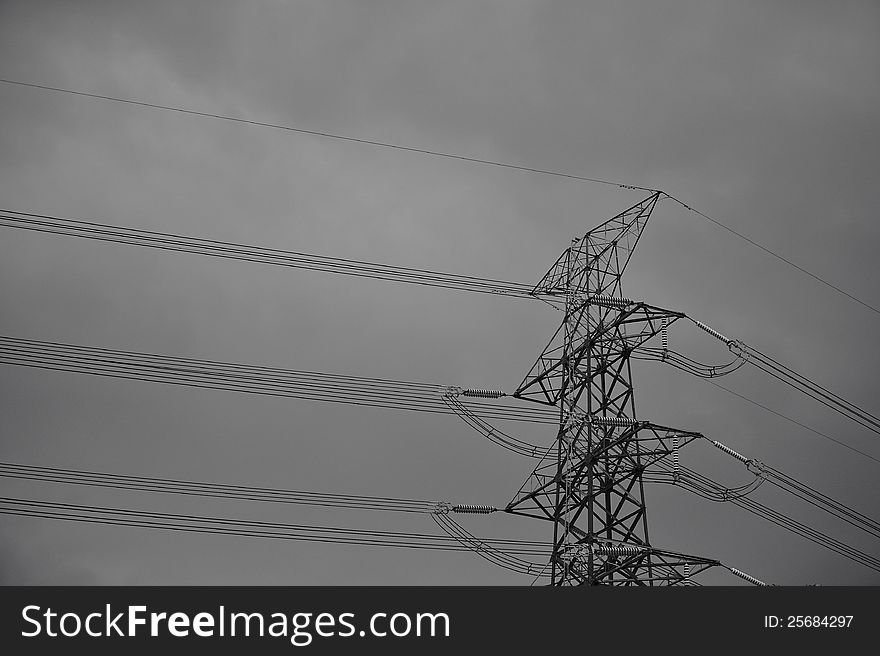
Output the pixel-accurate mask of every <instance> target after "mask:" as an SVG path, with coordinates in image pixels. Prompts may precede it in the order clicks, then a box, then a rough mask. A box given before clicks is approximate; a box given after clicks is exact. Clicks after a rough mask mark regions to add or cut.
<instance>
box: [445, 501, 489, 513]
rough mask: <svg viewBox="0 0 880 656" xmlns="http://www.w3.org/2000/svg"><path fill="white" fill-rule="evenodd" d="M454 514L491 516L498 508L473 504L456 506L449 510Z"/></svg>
mask: <svg viewBox="0 0 880 656" xmlns="http://www.w3.org/2000/svg"><path fill="white" fill-rule="evenodd" d="M450 510H452V512H454V513H464V514H471V515H491V514H492V513H493V512H496V511H497V510H498V508H495V507H494V506H477V505H473V504H466V503H462V504H457V505H455V506H452V507H451V508H450Z"/></svg>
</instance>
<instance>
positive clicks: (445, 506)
mask: <svg viewBox="0 0 880 656" xmlns="http://www.w3.org/2000/svg"><path fill="white" fill-rule="evenodd" d="M450 512H452V504H451V503H449V502H448V501H437V502H436V503H435V504H434V507H433V508H431V514H432V515H448V514H449V513H450Z"/></svg>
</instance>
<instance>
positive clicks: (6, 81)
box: [0, 78, 880, 314]
mask: <svg viewBox="0 0 880 656" xmlns="http://www.w3.org/2000/svg"><path fill="white" fill-rule="evenodd" d="M0 83H3V84H10V85H15V86H19V87H27V88H31V89H40V90H43V91H52V92H56V93H63V94H69V95H73V96H80V97H84V98H92V99H97V100H107V101H110V102H115V103H121V104H126V105H134V106H139V107H148V108H151V109H161V110H163V111H169V112H176V113H179V114H188V115H191V116H198V117H202V118H213V119H217V120H222V121H230V122H234V123H241V124H246V125H252V126H257V127H264V128H271V129H274V130H284V131H287V132H295V133H299V134H306V135H311V136H316V137H324V138H329V139H335V140H338V141H347V142H351V143H359V144H365V145H370V146H377V147H381V148H390V149H394V150H400V151H405V152H411V153H417V154H421V155H428V156H432V157H442V158H445V159H452V160H458V161H463V162H470V163H473V164H483V165H489V166H495V167H500V168H505V169H512V170H518V171H524V172H527V173H538V174H541V175H548V176H554V177H559V178H567V179H570V180H577V181H580V182H592V183H597V184H603V185H609V186H613V187H618V188H621V189H633V190H639V191H647V192H651V193H656V192H658V191H659V190H657V189H652V188H650V187H643V186H639V185H631V184H624V183H622V182H616V181H613V180H603V179H601V178H591V177H587V176H581V175H575V174H572V173H565V172H562V171H554V170H550V169H539V168H533V167H529V166H524V165H520V164H511V163H507V162H501V161H496V160H489V159H483V158H479V157H469V156H466V155H459V154H456V153H449V152H442V151H437V150H430V149H427V148H415V147H411V146H404V145H402V144H395V143H391V142H384V141H376V140H371V139H362V138H359V137H352V136H347V135H342V134H336V133H331V132H322V131H318V130H308V129H305V128H297V127H294V126H290V125H281V124H276V123H268V122H264V121H256V120H251V119H245V118H242V117H237V116H228V115H225V114H216V113H212V112H202V111H197V110H192V109H185V108H182V107H173V106H170V105H161V104H158V103H151V102H146V101H140V100H131V99H127V98H118V97H115V96H107V95H103V94H96V93H89V92H85V91H76V90H73V89H64V88H61V87H53V86H49V85H44V84H34V83H31V82H22V81H19V80H11V79H2V78H0ZM661 193H663V195H664V196H666V197H667V198H669V199H670V200H672V201H674V202H676V203H678V204H679V205H681V206H682V207H684V208H685V209H686V210H688V211H690V212H693V213H694V214H696V215H697V216H699V217H701V218H703V219H705V220H707V221H710V222H711V223H713V224H715V225H716V226H718V227H720V228H723V229H724V230H726V231H727V232H729V233H730V234H732V235H734V236H736V237H738V238H739V239H742V240H743V241H745V242H747V243H749V244H751V245H752V246H754V247H756V248H759V249H760V250H762V251H763V252H765V253H766V254H768V255H770V256H771V257H774V258H776V259H777V260H779V261H781V262H784V263H785V264H787V265H788V266H790V267H792V268H794V269H797V270H798V271H800V272H801V273H804V274H806V275H807V276H809V277H810V278H813V279H814V280H816V281H817V282H819V283H821V284H823V285H825V286H827V287H829V288H831V289H833V290H834V291H836V292H838V293H840V294H842V295H844V296H846V297H847V298H849V299H850V300H852V301H855V302H856V303H858V304H860V305H862V306H863V307H866V308H868V309H869V310H872V311H873V312H875V313H877V314H880V309H878V308H877V307H875V306H873V305H871V304H869V303H867V302H865V301H863V300H861V299H860V298H858V297H856V296H855V295H853V294H851V293H849V292H847V291H845V290H844V289H842V288H841V287H839V286H837V285H835V284H833V283H831V282H829V281H827V280H825V279H824V278H822V277H821V276H818V275H817V274H815V273H812V272H810V271H809V270H807V269H805V268H804V267H802V266H800V265H798V264H795V263H794V262H793V261H791V260H789V259H788V258H786V257H783V256H782V255H780V254H779V253H777V252H775V251H773V250H771V249H770V248H767V247H766V246H762V245H761V244H760V243H758V242H757V241H755V240H754V239H751V238H750V237H747V236H746V235H744V234H743V233H741V232H739V231H737V230H735V229H733V228H731V227H730V226H728V225H726V224H725V223H723V222H721V221H719V220H718V219H715V218H712V217H711V216H709V215H708V214H706V213H704V212H701V211H700V210H697V209H695V208H693V207H691V206H690V205H688V204H686V203H684V202H683V201H681V200H679V199H678V198H676V197H675V196H672V195H670V194H668V193H666V192H661Z"/></svg>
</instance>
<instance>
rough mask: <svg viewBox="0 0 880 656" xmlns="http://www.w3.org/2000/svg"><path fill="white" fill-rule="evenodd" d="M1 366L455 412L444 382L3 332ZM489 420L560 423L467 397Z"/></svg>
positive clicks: (545, 412) (536, 412)
mask: <svg viewBox="0 0 880 656" xmlns="http://www.w3.org/2000/svg"><path fill="white" fill-rule="evenodd" d="M0 364H8V365H16V366H24V367H32V368H38V369H47V370H51V371H66V372H71V373H81V374H90V375H96V376H103V377H111V378H121V379H128V380H136V381H144V382H155V383H165V384H172V385H182V386H186V387H194V388H202V389H217V390H226V391H232V392H241V393H247V394H257V395H266V396H276V397H284V398H295V399H304V400H313V401H325V402H333V403H342V404H349V405H358V406H372V407H382V408H390V409H396V410H409V411H418V412H428V413H436V414H455V412H454V410H453V409H452V408H450V407H449V406H448V405H447V404H446V403H445V402H444V399H443V397H444V394H446V390H447V389H448V388H447V387H446V386H443V385H436V384H430V383H419V382H410V381H395V380H388V379H380V378H365V377H359V376H345V375H341V374H328V373H323V372H312V371H301V370H293V369H280V368H277V367H265V366H253V365H246V364H238V363H228V362H218V361H214V360H196V359H192V358H178V357H172V356H166V355H156V354H149V353H139V352H133V351H119V350H113V349H103V348H97V347H90V346H80V345H75V344H64V343H59V342H41V341H37V340H27V339H21V338H16V337H8V336H0ZM467 405H468V406H470V408H471V410H472V411H473V412H474V413H475V414H478V415H480V416H483V417H486V418H490V419H503V420H510V421H523V422H529V423H539V424H553V423H555V413H554V412H553V410H552V409H550V408H542V407H535V406H525V407H517V406H512V405H503V404H499V403H497V402H495V403H492V402H486V401H479V400H469V401H468V402H467Z"/></svg>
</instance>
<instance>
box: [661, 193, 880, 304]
mask: <svg viewBox="0 0 880 656" xmlns="http://www.w3.org/2000/svg"><path fill="white" fill-rule="evenodd" d="M663 195H664V196H666V197H667V198H668V199H669V200H672V201H675V202H676V203H678V204H679V205H681V206H682V207H683V208H685V209H686V210H688V211H690V212H693V213H694V214H696V215H697V216H699V217H701V218H703V219H705V220H706V221H709V222H710V223H713V224H714V225H716V226H718V227H719V228H721V229H723V230H726V231H727V232H729V233H730V234H732V235H735V236H736V237H739V238H740V239H742V240H743V241H745V242H746V243H748V244H751V245H752V246H754V247H755V248H758V249H760V250H762V251H763V252H764V253H766V254H767V255H770V256H771V257H774V258H776V259H777V260H779V261H780V262H784V263H785V264H787V265H788V266H790V267H792V268H793V269H797V270H798V271H800V272H801V273H803V274H805V275H807V276H809V277H810V278H812V279H813V280H815V281H817V282H819V283H821V284H823V285H825V286H826V287H829V288H830V289H833V290H834V291H836V292H837V293H838V294H842V295H843V296H846V297H847V298H848V299H850V300H851V301H855V302H856V303H858V304H859V305H861V306H863V307H865V308H867V309H869V310H871V311H872V312H874V313H876V314H880V309H878V308H877V307H876V306H874V305H871V304H870V303H867V302H866V301H863V300H862V299H860V298H858V297H857V296H855V295H854V294H850V293H849V292H848V291H846V290H845V289H842V288H841V287H838V286H837V285H835V284H834V283H832V282H829V281H828V280H826V279H825V278H823V277H821V276H819V275H816V274H815V273H813V272H812V271H809V270H807V269H805V268H804V267H802V266H800V265H799V264H795V263H794V262H792V261H791V260H789V259H788V258H787V257H784V256H782V255H780V254H779V253H777V252H776V251H774V250H772V249H770V248H767V247H766V246H762V245H761V244H759V243H758V242H756V241H755V240H754V239H751V238H750V237H747V236H745V235H744V234H743V233H741V232H739V231H737V230H734V229H733V228H731V227H730V226H729V225H726V224H725V223H722V222H721V221H719V220H718V219H713V218H712V217H711V216H709V215H708V214H706V213H704V212H701V211H700V210H698V209H695V208H693V207H691V206H690V205H688V204H687V203H684V202H683V201H680V200H679V199H678V198H676V197H675V196H671V195H669V194H667V193H666V192H663Z"/></svg>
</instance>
